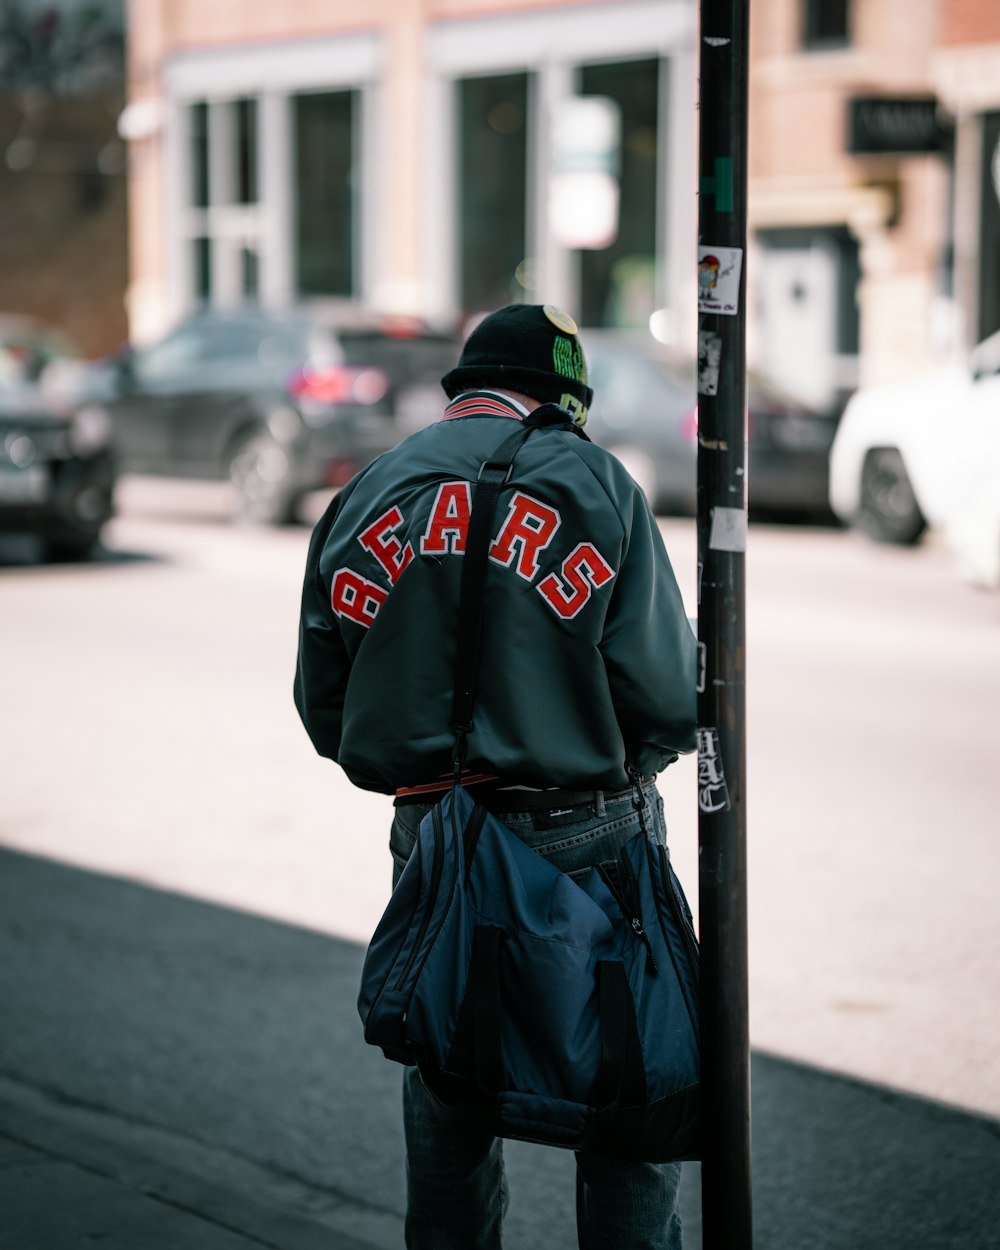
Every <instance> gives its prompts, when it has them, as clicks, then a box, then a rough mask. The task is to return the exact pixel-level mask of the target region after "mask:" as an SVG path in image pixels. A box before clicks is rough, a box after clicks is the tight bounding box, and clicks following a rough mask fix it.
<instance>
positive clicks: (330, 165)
mask: <svg viewBox="0 0 1000 1250" xmlns="http://www.w3.org/2000/svg"><path fill="white" fill-rule="evenodd" d="M357 100H358V94H357V92H355V91H325V92H316V93H310V94H304V95H298V96H295V97H294V101H293V104H294V110H293V119H292V124H293V127H294V134H295V149H294V150H295V171H294V179H295V238H294V253H295V285H296V289H297V292H298V294H299V295H343V296H350V295H353V294H354V291H355V287H356V282H355V273H354V256H355V244H356V241H357V240H356V237H355V236H356V226H355V218H356V214H355V208H354V201H355V179H356V173H355V166H356V160H355V141H354V134H355V125H356V114H357V108H358V105H357Z"/></svg>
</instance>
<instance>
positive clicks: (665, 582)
mask: <svg viewBox="0 0 1000 1250" xmlns="http://www.w3.org/2000/svg"><path fill="white" fill-rule="evenodd" d="M623 519H624V520H625V522H626V527H627V529H626V536H625V544H624V548H623V551H622V557H621V567H620V569H619V571H618V576H617V578H616V580H615V586H614V590H613V593H612V597H611V602H610V603H609V605H608V614H607V617H606V620H605V626H604V635H603V638H602V641H601V652H602V654H603V657H604V664H605V669H606V671H607V675H608V682H609V685H610V689H611V698H612V702H613V703H614V707H615V713H616V715H617V717H618V723H619V725H620V727H621V731H622V736H623V738H624V740H625V744H626V749H627V751H628V754H629V762H630V764H632V765H633V766H634V767H636V768H638V769H639V771H640V772H642V773H644V774H645V773H649V772H656V771H658V770H659V769H660V768H663V767H664V766H665V765H666V764H668V763H670V762H671V760H673V759H675V758H676V757H677V755H678V754H679V753H682V752H686V751H693V750H694V748H695V746H696V743H697V691H696V681H697V677H696V667H697V661H696V656H697V641H696V639H695V636H694V631H693V630H692V628H691V625H690V624H689V622H688V618H687V614H686V611H685V608H684V603H683V600H682V598H681V592H680V588H679V587H678V585H677V579H676V577H675V576H674V571H673V568H672V567H671V564H670V560H669V557H668V556H667V552H666V548H665V547H664V545H663V539H662V537H661V535H660V531H659V528H658V527H657V524H656V521H655V519H654V518H653V515H652V513H651V512H650V510H649V507H648V506H647V504H646V501H645V499H644V497H643V496H642V494H641V492H639V491H638V490H636V491H635V492H634V494H633V496H632V515H631V523H630V524H629V519H628V518H627V517H626V518H623Z"/></svg>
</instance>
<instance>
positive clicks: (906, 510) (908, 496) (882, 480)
mask: <svg viewBox="0 0 1000 1250" xmlns="http://www.w3.org/2000/svg"><path fill="white" fill-rule="evenodd" d="M857 525H858V529H860V530H862V531H863V532H864V533H865V534H867V535H868V536H869V537H870V538H874V539H875V540H876V541H877V542H883V543H899V544H902V545H909V544H911V543H915V542H916V541H917V540H918V539H919V538H920V536H921V534H923V532H924V530H925V529H926V528H927V522H926V520H925V519H924V514H923V513H922V512H921V511H920V505H919V504H918V503H917V497H916V495H914V493H913V487H912V486H911V485H910V478H909V475H908V474H907V472H906V465H904V464H903V457H902V456H901V455H900V454H899V452H898V451H897V450H896V448H895V447H880V448H876V449H875V450H874V451H870V452H869V453H868V455H867V456H866V457H865V462H864V465H863V467H862V469H861V507H860V511H859V513H858V517H857Z"/></svg>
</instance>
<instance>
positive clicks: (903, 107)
mask: <svg viewBox="0 0 1000 1250" xmlns="http://www.w3.org/2000/svg"><path fill="white" fill-rule="evenodd" d="M950 134H951V127H950V126H949V125H948V124H947V123H946V122H945V121H944V119H943V118H942V117H941V114H940V113H939V112H938V102H937V99H936V98H935V97H934V96H855V97H854V98H853V99H850V100H848V101H847V150H848V152H854V153H857V154H876V155H882V154H886V155H905V154H910V153H919V152H942V151H944V150H945V149H946V147H947V146H948V142H949V139H950Z"/></svg>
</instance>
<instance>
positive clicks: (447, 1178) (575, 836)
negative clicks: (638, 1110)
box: [389, 782, 681, 1250]
mask: <svg viewBox="0 0 1000 1250" xmlns="http://www.w3.org/2000/svg"><path fill="white" fill-rule="evenodd" d="M643 793H644V796H645V799H646V807H645V820H646V828H647V829H648V830H649V832H650V833H651V834H652V836H653V837H655V838H656V839H657V840H658V841H660V842H664V843H665V842H666V836H667V835H666V826H665V824H664V821H663V802H662V800H661V798H660V796H659V794H658V793H657V790H656V787H655V786H654V785H653V784H652V783H651V782H650V783H647V784H646V785H645V786H644V788H643ZM632 797H633V796H632V794H631V792H627V793H625V794H620V795H613V796H611V795H604V794H602V793H600V792H597V793H595V795H594V799H593V802H591V803H590V804H586V805H582V806H580V807H578V808H574V809H573V810H572V811H565V810H564V811H563V812H562V813H561V814H555V815H553V814H552V813H550V812H548V811H544V810H542V811H539V810H537V809H536V810H534V811H527V812H525V811H510V812H508V811H501V810H500V808H499V804H500V803H502V801H503V800H502V798H496V797H495V798H494V799H493V800H492V801H491V808H492V809H493V810H495V811H496V814H497V816H498V817H499V819H500V820H501V821H503V823H504V824H505V825H507V827H508V828H509V829H510V830H511V831H512V832H513V833H516V834H517V836H518V837H519V838H521V839H522V841H524V842H525V843H527V845H528V846H530V847H532V848H533V849H534V850H536V851H538V853H539V854H541V855H544V856H545V857H546V859H549V860H550V861H551V862H552V863H553V864H555V865H556V867H557V868H559V869H561V870H562V871H563V872H566V873H569V874H570V875H571V876H572V875H574V874H575V873H579V872H582V871H585V870H586V869H587V868H589V867H591V866H593V865H594V864H599V863H602V862H604V861H606V860H613V859H614V857H615V854H616V852H617V851H618V849H619V848H620V847H622V846H624V845H625V843H626V842H627V841H628V840H629V838H631V837H632V836H633V834H635V833H636V832H637V830H638V829H639V816H638V813H637V812H636V810H635V807H634V805H633V802H632ZM428 810H429V809H428V807H426V806H425V805H423V804H413V805H411V806H405V807H398V808H396V815H395V819H394V820H393V824H392V832H391V834H390V837H389V846H390V849H391V851H392V856H393V869H394V871H393V885H394V886H395V884H396V881H397V880H398V879H399V874H400V873H401V872H402V869H403V865H404V864H405V863H406V860H407V859H408V858H409V855H410V852H411V851H412V850H413V846H414V843H415V841H416V837H417V829H418V828H419V825H420V821H421V820H422V819H423V817H424V815H425V814H426V813H427V811H428ZM403 1125H404V1129H405V1133H406V1155H407V1165H406V1166H407V1212H406V1245H407V1250H500V1247H501V1245H502V1224H503V1215H504V1211H505V1210H506V1207H507V1181H506V1177H505V1175H504V1164H503V1143H502V1141H500V1140H499V1139H498V1138H494V1137H492V1136H490V1135H489V1134H488V1133H484V1132H483V1131H482V1130H476V1129H473V1128H470V1127H469V1125H467V1124H463V1123H461V1122H460V1121H459V1120H458V1119H457V1117H455V1116H454V1115H452V1114H450V1113H449V1111H448V1110H447V1108H443V1107H441V1106H440V1105H439V1104H438V1103H437V1102H436V1101H435V1100H434V1099H432V1098H431V1096H430V1095H429V1094H428V1093H427V1091H426V1090H425V1089H424V1087H423V1084H422V1083H421V1081H420V1077H419V1075H418V1074H417V1072H416V1069H413V1068H408V1069H407V1070H406V1072H405V1074H404V1078H403ZM680 1178H681V1168H680V1164H676V1163H631V1162H627V1161H624V1160H621V1159H615V1158H612V1157H610V1156H607V1155H598V1154H593V1153H587V1154H578V1155H577V1156H576V1213H577V1237H578V1239H579V1244H580V1250H680V1247H681V1220H680V1214H679V1212H678V1210H677V1189H678V1186H679V1184H680Z"/></svg>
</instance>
